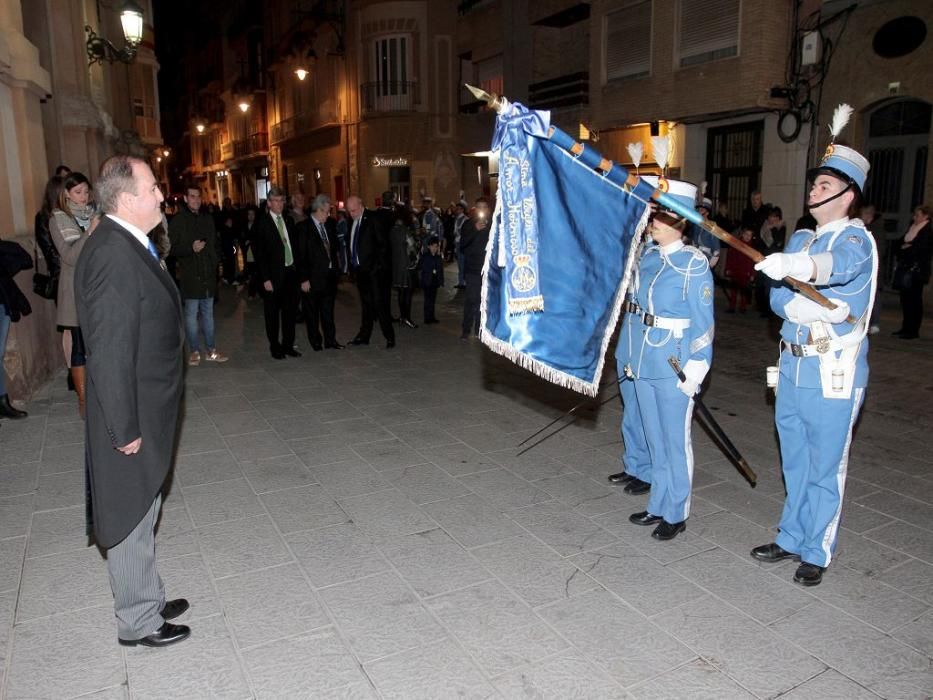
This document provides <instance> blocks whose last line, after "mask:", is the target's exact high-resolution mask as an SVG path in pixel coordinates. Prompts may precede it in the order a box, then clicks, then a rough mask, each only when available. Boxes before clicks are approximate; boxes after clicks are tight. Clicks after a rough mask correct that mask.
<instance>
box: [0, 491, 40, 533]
mask: <svg viewBox="0 0 933 700" xmlns="http://www.w3.org/2000/svg"><path fill="white" fill-rule="evenodd" d="M35 500H36V497H35V494H31V493H29V494H24V495H22V496H6V497H4V498H0V538H7V537H22V536H23V535H25V534H26V532H27V531H28V530H29V524H30V519H31V516H32V511H33V504H34V502H35Z"/></svg>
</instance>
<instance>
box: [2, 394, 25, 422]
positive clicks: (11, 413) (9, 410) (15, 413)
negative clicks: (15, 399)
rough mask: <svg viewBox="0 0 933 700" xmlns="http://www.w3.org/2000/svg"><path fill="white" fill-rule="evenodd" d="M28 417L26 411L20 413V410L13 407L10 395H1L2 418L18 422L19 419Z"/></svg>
mask: <svg viewBox="0 0 933 700" xmlns="http://www.w3.org/2000/svg"><path fill="white" fill-rule="evenodd" d="M28 415H29V414H28V413H26V411H20V410H19V409H18V408H14V407H13V404H11V403H10V395H9V394H0V418H12V419H13V420H16V419H17V418H25V417H26V416H28Z"/></svg>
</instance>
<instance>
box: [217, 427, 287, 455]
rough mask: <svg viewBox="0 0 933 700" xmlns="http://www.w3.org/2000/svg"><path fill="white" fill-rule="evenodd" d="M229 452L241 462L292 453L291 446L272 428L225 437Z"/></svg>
mask: <svg viewBox="0 0 933 700" xmlns="http://www.w3.org/2000/svg"><path fill="white" fill-rule="evenodd" d="M225 439H226V441H227V445H228V446H229V448H230V452H231V453H233V456H234V457H236V458H237V460H239V461H241V462H249V461H253V460H257V459H269V458H272V457H281V456H283V455H290V454H293V453H292V450H291V448H290V447H289V446H288V445H287V444H286V443H285V441H284V440H282V439H281V438H280V437H279V436H278V434H277V433H276V432H275V431H273V430H264V431H261V432H258V433H250V434H249V435H231V436H230V437H228V438H225Z"/></svg>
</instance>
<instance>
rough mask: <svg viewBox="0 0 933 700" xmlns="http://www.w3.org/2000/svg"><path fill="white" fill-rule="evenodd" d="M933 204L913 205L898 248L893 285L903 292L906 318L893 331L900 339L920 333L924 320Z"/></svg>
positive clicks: (932, 245)
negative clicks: (924, 292) (912, 214)
mask: <svg viewBox="0 0 933 700" xmlns="http://www.w3.org/2000/svg"><path fill="white" fill-rule="evenodd" d="M931 215H933V207H929V206H926V205H924V206H919V207H917V208H916V209H914V216H913V221H912V223H911V225H910V228H909V229H907V233H906V234H904V237H903V238H902V239H901V240H900V247H899V248H898V250H897V267H896V268H895V270H894V288H895V289H897V290H898V291H899V292H900V293H901V310H902V311H903V313H904V320H903V322H902V323H901V328H900V330H897V331H895V332H894V335H896V336H899V337H900V338H901V340H914V339H916V338H919V337H920V322H921V321H922V320H923V287H924V285H926V283H927V282H929V281H930V257H931V255H933V241H931V240H930V238H931V233H933V231H931V224H930V216H931Z"/></svg>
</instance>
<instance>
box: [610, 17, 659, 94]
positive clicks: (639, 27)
mask: <svg viewBox="0 0 933 700" xmlns="http://www.w3.org/2000/svg"><path fill="white" fill-rule="evenodd" d="M603 41H604V55H605V57H606V65H605V71H606V72H605V75H606V80H615V79H618V78H640V77H644V76H646V75H648V74H649V73H650V72H651V0H639V1H638V2H629V3H628V4H626V5H625V6H624V7H623V8H622V9H621V10H619V11H617V12H612V13H609V14H607V15H606V16H605V18H604V20H603Z"/></svg>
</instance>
